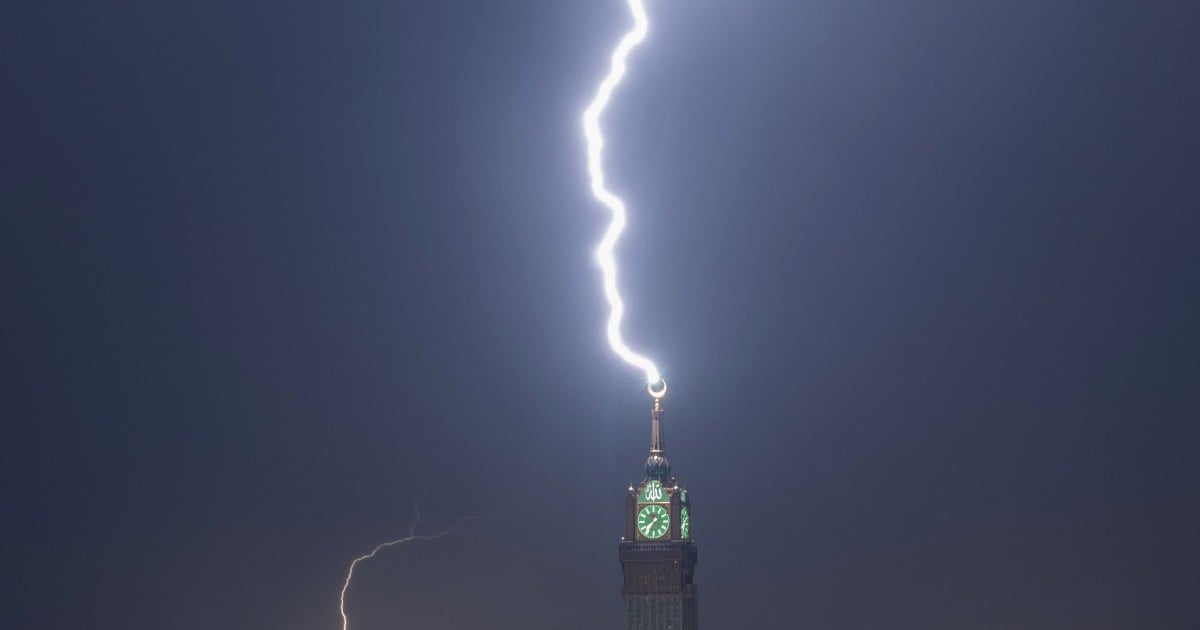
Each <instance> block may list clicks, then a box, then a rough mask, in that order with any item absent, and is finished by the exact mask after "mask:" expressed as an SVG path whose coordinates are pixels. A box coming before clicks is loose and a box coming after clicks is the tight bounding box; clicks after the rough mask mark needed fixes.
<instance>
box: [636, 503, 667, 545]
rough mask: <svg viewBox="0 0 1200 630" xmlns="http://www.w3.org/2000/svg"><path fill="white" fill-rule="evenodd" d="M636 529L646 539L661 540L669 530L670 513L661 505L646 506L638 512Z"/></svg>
mask: <svg viewBox="0 0 1200 630" xmlns="http://www.w3.org/2000/svg"><path fill="white" fill-rule="evenodd" d="M637 528H638V531H639V532H641V533H642V535H643V536H645V537H646V538H651V539H653V538H662V537H663V536H666V535H667V531H668V530H669V529H671V513H670V512H667V508H665V507H663V506H661V505H647V506H646V507H643V508H642V509H641V511H639V512H638V516H637Z"/></svg>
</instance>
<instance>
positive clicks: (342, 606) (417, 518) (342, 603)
mask: <svg viewBox="0 0 1200 630" xmlns="http://www.w3.org/2000/svg"><path fill="white" fill-rule="evenodd" d="M413 514H414V518H413V522H412V525H411V526H410V527H409V528H408V535H407V536H405V537H404V538H397V539H396V540H391V541H388V542H385V543H382V544H380V545H376V547H375V548H374V549H372V550H371V553H368V554H365V555H361V556H359V557H357V558H355V559H354V562H351V563H350V570H349V571H347V572H346V583H345V584H342V596H341V598H340V600H339V602H338V611H339V612H341V613H342V630H348V629H349V627H350V620H349V619H347V618H346V591H347V590H349V588H350V580H351V579H353V578H354V567H356V566H358V563H359V562H362V561H363V560H369V559H371V558H374V557H375V554H377V553H379V552H380V551H382V550H384V549H387V548H388V547H394V546H396V545H403V544H404V543H408V542H412V541H414V540H437V539H438V538H441V537H443V536H445V535H446V534H449V533H450V532H452V531H454V530H455V529H458V526H459V525H462V524H463V523H465V522H467V521H473V520H476V519H478V518H480V517H478V516H464V517H462V518H460V519H458V520H457V521H454V523H453V524H452V525H450V527H447V528H446V529H444V530H442V531H440V532H438V533H436V534H430V535H422V534H418V533H417V526H418V525H420V524H421V504H420V503H417V504H416V505H414V506H413Z"/></svg>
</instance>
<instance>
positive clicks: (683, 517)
mask: <svg viewBox="0 0 1200 630" xmlns="http://www.w3.org/2000/svg"><path fill="white" fill-rule="evenodd" d="M679 533H680V534H681V535H683V537H684V538H689V539H690V538H691V537H692V516H691V515H690V514H688V509H687V506H686V505H685V506H684V507H683V511H682V512H680V513H679Z"/></svg>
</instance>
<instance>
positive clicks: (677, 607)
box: [618, 390, 700, 630]
mask: <svg viewBox="0 0 1200 630" xmlns="http://www.w3.org/2000/svg"><path fill="white" fill-rule="evenodd" d="M663 393H665V390H664V392H663ZM651 395H654V396H655V398H654V410H653V411H652V412H651V415H650V456H649V457H647V458H646V477H645V479H643V480H642V482H641V483H639V484H637V485H636V486H635V485H630V486H629V490H628V495H627V496H626V497H625V536H623V537H622V538H621V542H620V544H619V553H618V557H619V558H620V561H621V570H622V572H623V573H624V575H625V581H624V584H623V585H622V587H621V597H622V598H623V599H624V600H625V628H626V630H696V629H697V628H699V627H700V625H699V621H698V620H697V608H698V606H697V602H696V600H697V595H696V585H695V584H693V583H692V577H693V575H694V574H695V572H696V543H695V542H693V541H692V519H691V516H692V515H691V499H690V497H688V493H687V490H686V489H684V487H683V486H682V485H681V484H680V483H679V480H678V479H677V478H676V477H675V476H674V475H672V474H671V462H670V461H668V460H667V453H666V450H665V448H666V442H665V441H664V439H663V410H662V396H661V394H659V395H655V392H653V391H651Z"/></svg>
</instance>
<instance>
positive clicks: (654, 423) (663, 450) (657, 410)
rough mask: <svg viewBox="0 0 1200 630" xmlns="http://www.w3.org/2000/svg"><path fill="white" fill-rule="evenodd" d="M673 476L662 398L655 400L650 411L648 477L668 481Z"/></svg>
mask: <svg viewBox="0 0 1200 630" xmlns="http://www.w3.org/2000/svg"><path fill="white" fill-rule="evenodd" d="M670 476H671V462H670V460H668V459H667V442H666V439H665V438H664V437H663V407H662V398H661V397H655V398H654V408H653V409H652V410H651V411H650V456H649V457H647V458H646V477H647V478H649V479H658V480H659V481H666V480H667V478H668V477H670Z"/></svg>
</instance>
